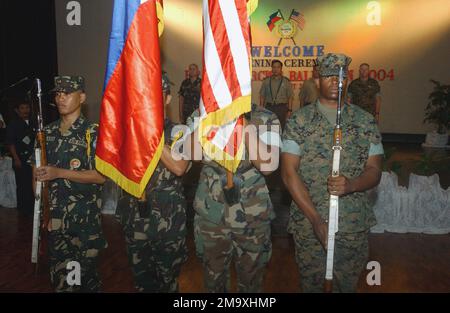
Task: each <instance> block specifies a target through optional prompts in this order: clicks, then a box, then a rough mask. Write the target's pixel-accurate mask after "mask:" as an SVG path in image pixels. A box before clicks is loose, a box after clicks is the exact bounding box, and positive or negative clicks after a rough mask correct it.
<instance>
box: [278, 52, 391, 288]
mask: <svg viewBox="0 0 450 313" xmlns="http://www.w3.org/2000/svg"><path fill="white" fill-rule="evenodd" d="M350 60H351V59H350V58H348V57H346V56H345V55H339V54H327V55H325V56H322V57H320V58H319V59H318V62H319V63H318V64H319V74H320V96H319V99H318V100H317V101H316V103H314V104H312V105H308V106H305V107H303V108H301V109H300V110H298V111H296V112H295V113H294V114H293V116H292V117H291V118H290V119H289V120H288V122H287V124H286V129H285V133H284V134H283V153H282V176H283V180H284V182H285V184H286V186H287V187H288V189H289V191H290V193H291V195H292V197H293V199H294V201H293V202H292V206H291V212H290V221H289V226H288V231H289V232H290V233H292V234H293V237H294V241H295V256H296V261H297V264H298V266H299V271H300V277H301V278H300V282H301V285H302V288H303V291H304V292H320V291H322V290H323V282H324V278H325V259H326V251H325V250H324V247H325V246H326V244H327V232H328V226H327V221H326V220H327V218H328V211H329V195H330V194H333V195H337V196H339V231H338V232H337V234H336V241H335V244H336V245H335V259H334V274H335V280H336V282H335V283H334V284H333V287H334V291H341V292H354V291H355V290H356V286H357V282H358V278H359V276H360V274H361V271H362V270H363V268H364V266H365V264H366V262H367V259H368V253H369V250H368V232H369V229H370V227H371V226H373V225H374V224H375V223H376V220H375V216H374V213H373V210H372V204H371V203H370V201H369V198H368V196H367V194H366V193H365V191H367V190H369V189H371V188H373V187H375V186H376V185H377V184H378V182H379V180H380V177H381V161H382V154H383V146H382V144H381V137H380V133H379V131H378V128H377V125H376V123H375V120H374V118H373V116H372V115H370V114H369V113H367V112H365V111H364V110H362V109H361V108H359V107H358V106H355V105H351V104H348V103H345V104H344V105H343V108H342V116H341V117H342V123H341V127H342V151H341V162H340V176H339V177H335V178H332V177H330V173H331V160H332V149H331V147H332V144H333V129H334V126H335V122H336V107H337V101H338V72H339V66H343V67H344V71H345V76H344V77H345V80H344V88H345V84H346V83H347V79H346V77H347V76H346V73H347V67H348V64H349V63H350Z"/></svg>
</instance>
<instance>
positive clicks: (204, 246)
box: [187, 105, 280, 292]
mask: <svg viewBox="0 0 450 313" xmlns="http://www.w3.org/2000/svg"><path fill="white" fill-rule="evenodd" d="M198 116H199V113H198V112H197V111H196V112H194V113H193V114H192V115H191V117H190V118H189V119H188V122H187V125H188V126H189V127H190V128H191V131H193V130H194V129H196V125H194V118H195V117H198ZM246 118H248V119H247V121H248V123H249V124H253V125H255V126H260V125H267V130H266V131H264V130H263V131H261V132H260V133H259V134H256V133H254V134H253V135H249V136H248V137H247V138H246V146H247V144H248V143H249V142H257V141H258V144H259V145H260V146H259V147H260V148H261V146H262V145H267V146H271V147H272V150H275V149H278V147H279V145H280V136H279V131H280V122H279V120H278V119H277V117H276V115H275V114H273V113H272V112H270V111H268V110H266V109H263V108H260V107H258V106H256V105H253V106H252V112H251V113H250V114H247V115H246ZM258 136H259V137H258ZM258 138H259V139H258ZM276 146H278V147H276ZM276 155H277V156H278V154H276ZM259 162H260V160H259V159H258V160H255V161H250V160H249V155H248V152H247V151H246V155H245V159H244V160H242V161H241V163H240V165H239V167H238V169H237V172H236V173H235V174H234V185H235V186H237V188H240V199H239V201H238V202H237V204H234V205H229V204H228V203H227V201H226V199H225V197H224V190H223V186H224V185H225V184H226V171H225V169H224V168H223V167H221V166H220V165H219V164H218V163H216V162H214V161H211V160H207V159H204V160H203V168H202V171H201V173H200V179H199V183H198V188H197V192H196V194H195V199H194V209H195V211H196V215H195V218H194V236H195V243H196V250H197V255H198V256H199V257H201V258H202V261H203V270H204V285H205V288H206V290H207V291H208V292H228V291H229V290H230V285H229V283H230V281H229V278H230V276H229V270H230V265H231V260H232V259H233V258H234V261H235V268H236V272H237V279H238V291H239V292H261V291H262V282H263V276H264V271H265V267H266V265H267V263H268V262H269V260H270V257H271V254H272V243H271V229H270V222H271V220H272V219H273V218H274V217H275V214H274V211H273V206H272V202H271V200H270V197H269V191H268V189H267V186H266V182H265V179H264V176H263V174H268V173H270V171H263V170H262V169H261V164H260V163H259ZM276 163H277V164H276V166H278V159H277V162H276ZM276 166H275V167H276ZM272 171H273V170H272Z"/></svg>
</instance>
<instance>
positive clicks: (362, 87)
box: [348, 78, 380, 116]
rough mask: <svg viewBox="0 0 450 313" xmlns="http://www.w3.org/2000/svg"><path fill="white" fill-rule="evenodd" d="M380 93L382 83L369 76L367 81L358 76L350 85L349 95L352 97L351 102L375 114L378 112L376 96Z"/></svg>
mask: <svg viewBox="0 0 450 313" xmlns="http://www.w3.org/2000/svg"><path fill="white" fill-rule="evenodd" d="M379 95H380V85H379V84H378V82H377V81H376V80H375V79H373V78H369V79H368V80H367V81H362V80H361V79H360V78H358V79H355V80H354V81H352V82H351V83H350V85H349V86H348V96H349V97H350V98H351V102H352V103H353V104H356V105H357V106H359V107H361V108H363V109H364V110H366V111H367V112H369V113H370V114H372V115H373V116H375V114H376V98H377V96H379Z"/></svg>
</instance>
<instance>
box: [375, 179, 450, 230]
mask: <svg viewBox="0 0 450 313" xmlns="http://www.w3.org/2000/svg"><path fill="white" fill-rule="evenodd" d="M374 211H375V216H376V217H377V221H378V224H377V225H376V226H374V227H372V229H371V232H373V233H382V232H384V231H388V232H394V233H408V232H410V233H425V234H447V233H450V188H447V190H444V189H442V187H441V185H440V183H439V176H438V175H437V174H435V175H433V176H429V177H426V176H419V175H415V174H411V176H410V178H409V186H408V188H406V187H403V186H399V185H398V179H397V176H396V175H395V174H394V173H388V172H383V175H382V177H381V182H380V184H379V186H378V188H377V201H376V203H375V207H374Z"/></svg>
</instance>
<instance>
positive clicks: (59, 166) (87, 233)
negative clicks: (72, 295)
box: [33, 76, 106, 292]
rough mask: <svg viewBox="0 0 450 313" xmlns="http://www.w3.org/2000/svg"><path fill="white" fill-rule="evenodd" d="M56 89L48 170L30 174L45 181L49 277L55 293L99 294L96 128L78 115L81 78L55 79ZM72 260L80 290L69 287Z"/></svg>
mask: <svg viewBox="0 0 450 313" xmlns="http://www.w3.org/2000/svg"><path fill="white" fill-rule="evenodd" d="M54 90H55V91H56V96H55V100H56V104H57V107H58V111H59V113H60V116H61V118H60V119H59V120H57V121H56V122H54V123H52V124H50V125H48V126H47V127H45V135H46V140H47V149H46V151H47V159H48V166H41V167H39V168H37V169H34V175H35V177H36V178H37V179H38V180H40V181H49V194H50V225H49V230H50V233H49V257H50V277H51V281H52V284H53V287H54V288H55V290H56V291H57V292H68V291H82V292H94V291H99V290H100V287H101V282H100V279H99V276H98V273H97V269H96V267H97V259H98V253H99V251H100V249H102V248H105V247H106V241H105V239H104V237H103V235H102V229H101V221H100V206H101V198H100V193H101V184H103V183H104V181H105V179H104V177H103V176H102V175H100V174H99V173H98V172H97V171H96V170H95V146H96V142H97V125H95V124H92V123H90V122H89V121H88V120H87V119H86V118H85V117H84V116H83V115H81V104H82V103H84V101H85V99H86V95H85V93H84V79H83V78H82V77H80V76H59V77H56V78H55V89H54ZM33 163H34V162H33ZM71 261H76V262H78V263H79V264H80V269H81V285H76V284H75V285H73V286H70V285H69V284H68V282H67V275H68V274H69V272H70V270H68V269H66V266H67V264H68V263H69V262H71Z"/></svg>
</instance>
